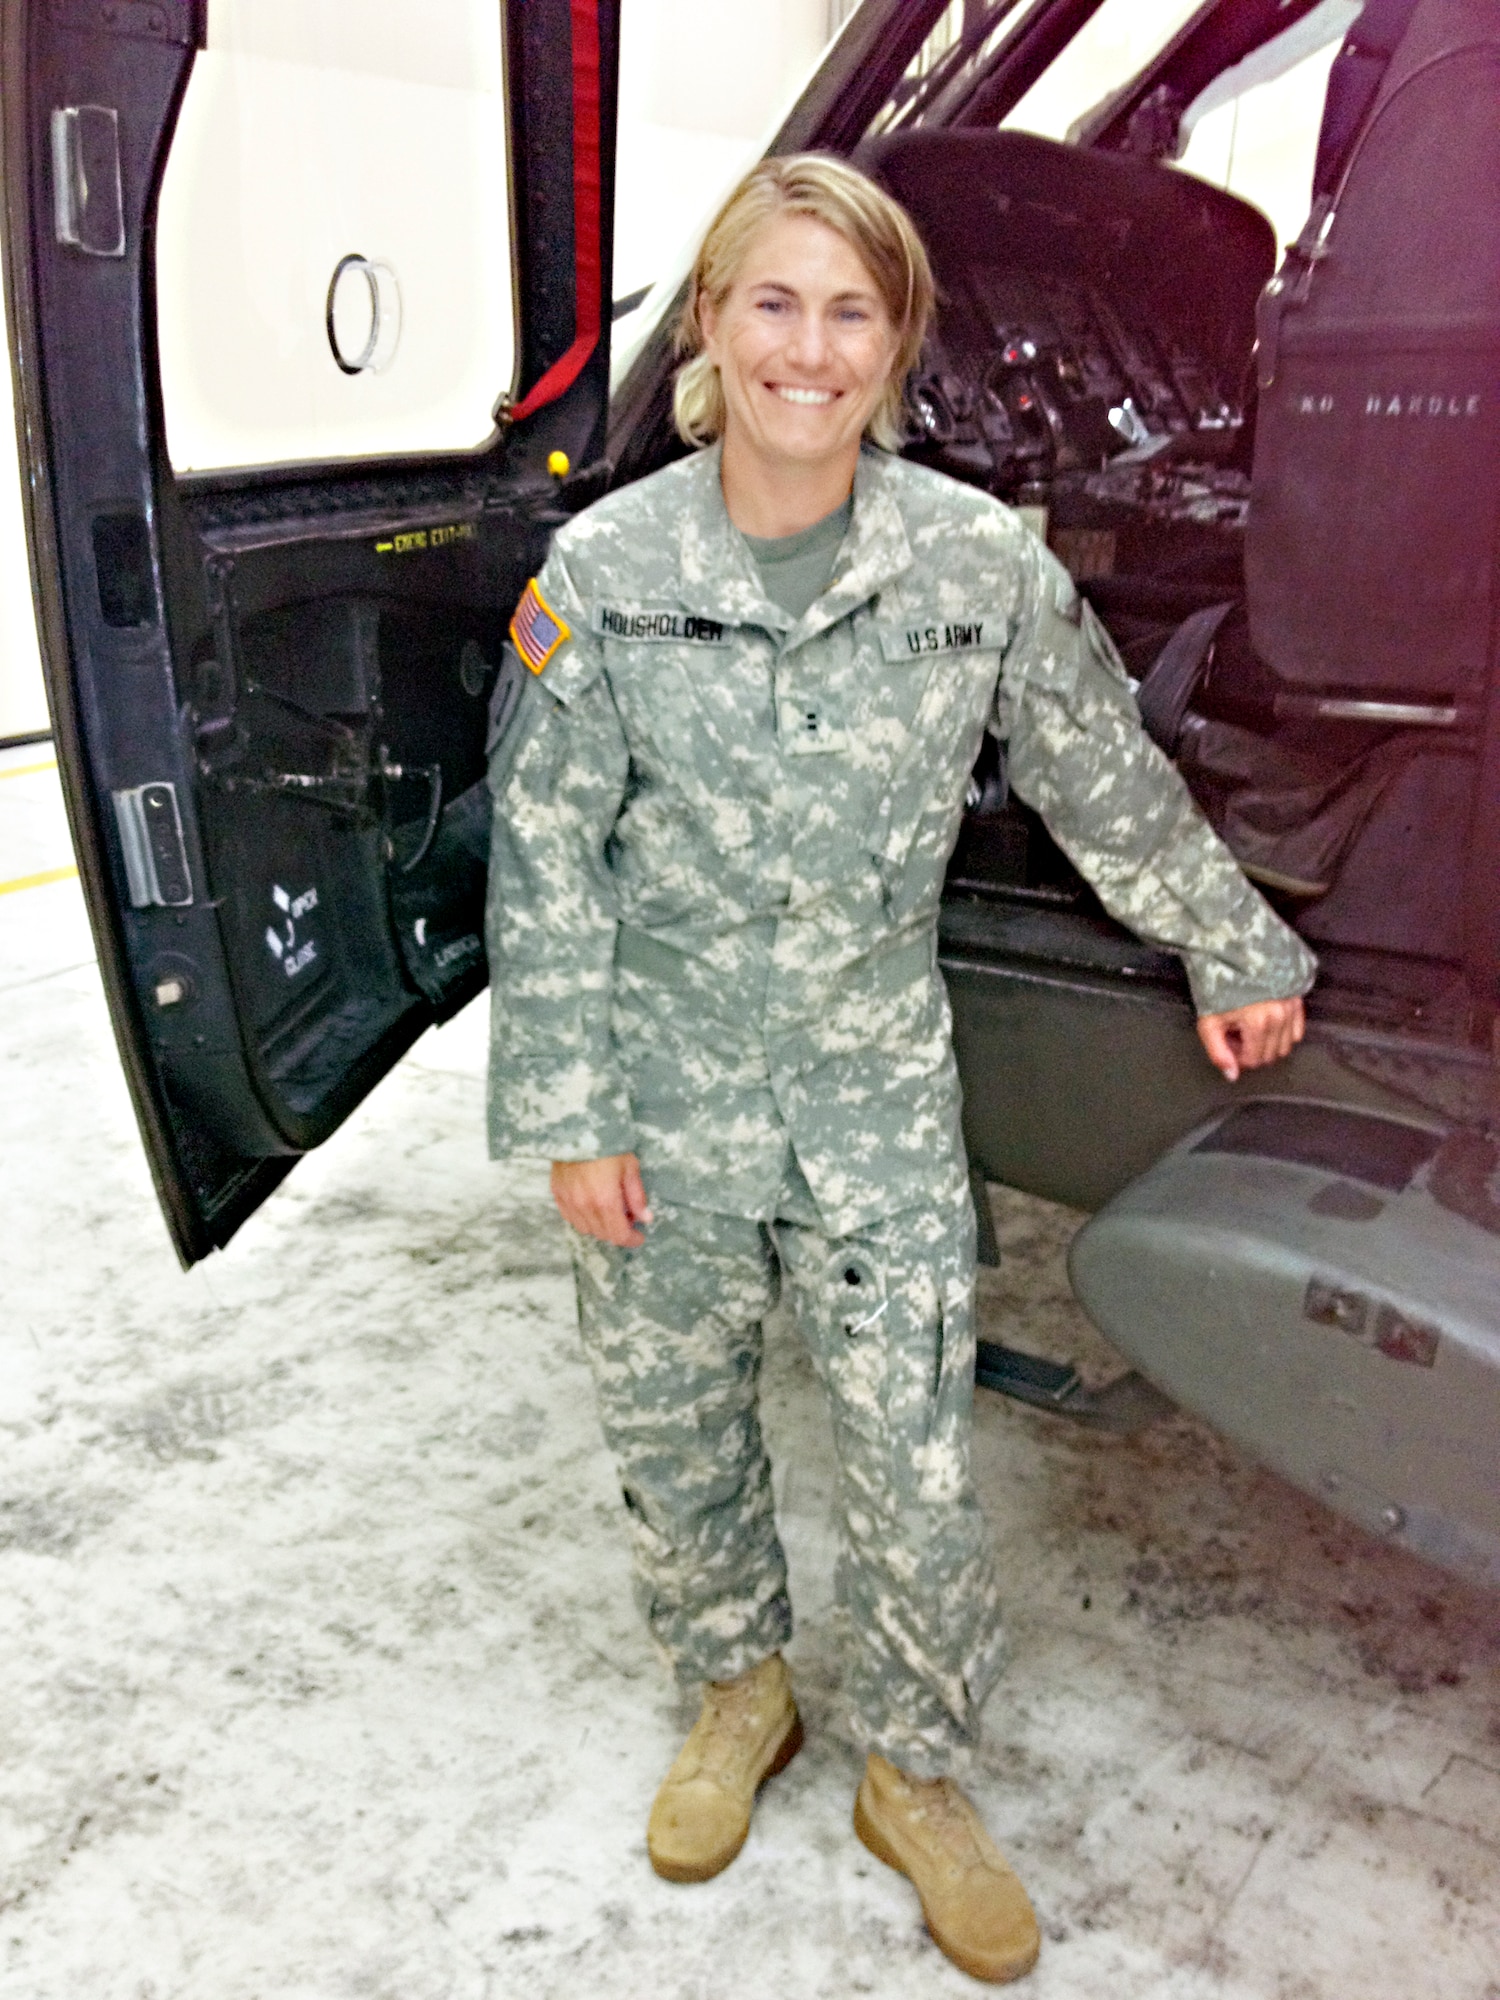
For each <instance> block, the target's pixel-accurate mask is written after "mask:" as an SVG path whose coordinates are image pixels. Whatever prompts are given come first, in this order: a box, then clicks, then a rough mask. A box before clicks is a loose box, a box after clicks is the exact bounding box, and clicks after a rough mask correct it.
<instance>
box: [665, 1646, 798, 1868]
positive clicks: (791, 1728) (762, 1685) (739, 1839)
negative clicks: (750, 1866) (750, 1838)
mask: <svg viewBox="0 0 1500 2000" xmlns="http://www.w3.org/2000/svg"><path fill="white" fill-rule="evenodd" d="M801 1748H802V1722H801V1719H800V1718H799V1716H798V1714H797V1704H796V1703H795V1702H794V1701H793V1700H792V1683H791V1680H790V1678H789V1677H788V1674H787V1670H786V1662H785V1661H784V1660H783V1659H782V1657H781V1655H780V1653H773V1654H772V1655H771V1657H770V1659H768V1660H762V1661H761V1663H760V1665H759V1666H758V1667H752V1668H751V1669H750V1671H749V1672H748V1673H745V1674H741V1675H740V1677H739V1679H738V1680H733V1681H710V1682H709V1684H708V1686H707V1687H706V1688H705V1689H704V1691H703V1713H702V1714H701V1715H700V1716H699V1717H698V1720H697V1721H696V1722H695V1723H694V1724H693V1728H692V1733H691V1735H690V1736H689V1737H688V1740H687V1742H686V1743H684V1744H683V1746H682V1750H681V1753H680V1755H679V1756H678V1759H677V1762H676V1763H675V1764H674V1765H673V1766H672V1768H671V1770H670V1771H668V1773H667V1775H666V1777H665V1778H664V1779H663V1780H662V1787H661V1790H660V1791H659V1792H658V1793H657V1795H656V1803H655V1804H654V1805H653V1806H652V1808H651V1818H650V1820H649V1821H648V1822H647V1825H646V1851H647V1853H648V1854H649V1855H650V1856H651V1866H652V1867H653V1868H654V1869H655V1870H656V1872H657V1874H658V1875H665V1876H666V1878H667V1880H668V1881H669V1882H706V1881H707V1880H708V1878H709V1876H710V1875H717V1874H718V1872H719V1870H720V1869H721V1868H727V1867H728V1866H729V1864H730V1862H731V1861H733V1859H734V1857H735V1856H736V1855H737V1854H738V1853H739V1851H740V1849H741V1848H742V1847H743V1846H744V1844H745V1835H746V1834H747V1833H748V1832H749V1831H750V1808H751V1807H752V1806H753V1805H754V1803H755V1794H756V1793H757V1792H758V1791H759V1789H760V1787H761V1786H762V1785H763V1784H764V1783H765V1781H766V1779H767V1778H772V1777H774V1776H775V1775H776V1773H777V1772H778V1771H782V1770H785V1769H786V1767H787V1765H788V1764H790V1763H791V1761H792V1759H793V1758H794V1757H795V1756H796V1754H797V1752H798V1751H799V1750H800V1749H801Z"/></svg>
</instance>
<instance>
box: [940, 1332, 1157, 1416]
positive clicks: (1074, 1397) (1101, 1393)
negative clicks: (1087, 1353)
mask: <svg viewBox="0 0 1500 2000" xmlns="http://www.w3.org/2000/svg"><path fill="white" fill-rule="evenodd" d="M974 1382H975V1386H976V1387H977V1388H980V1389H994V1390H995V1391H997V1393H998V1394H1000V1395H1002V1396H1011V1397H1013V1398H1014V1399H1015V1401H1016V1402H1018V1403H1029V1404H1030V1405H1031V1407H1032V1408H1033V1409H1036V1410H1051V1411H1052V1412H1053V1414H1054V1415H1055V1416H1059V1417H1071V1418H1072V1419H1073V1421H1074V1423H1078V1424H1083V1425H1085V1426H1086V1427H1087V1428H1088V1429H1090V1430H1096V1431H1111V1432H1113V1433H1114V1435H1115V1436H1116V1437H1129V1436H1130V1435H1131V1434H1132V1433H1133V1432H1135V1431H1143V1430H1145V1429H1146V1427H1147V1425H1148V1424H1154V1423H1156V1422H1157V1421H1158V1420H1159V1419H1160V1418H1162V1417H1166V1416H1170V1415H1171V1414H1172V1412H1173V1411H1174V1410H1175V1409H1176V1407H1177V1406H1176V1404H1175V1403H1174V1402H1173V1401H1172V1400H1171V1398H1170V1397H1169V1396H1164V1395H1163V1394H1162V1393H1161V1391H1160V1390H1159V1389H1153V1388H1152V1386H1151V1384H1150V1383H1149V1382H1148V1381H1147V1380H1146V1378H1145V1376H1144V1375H1138V1374H1137V1373H1136V1371H1135V1370H1134V1369H1133V1368H1132V1369H1130V1370H1129V1371H1128V1372H1127V1373H1126V1374H1124V1375H1118V1376H1116V1378H1115V1380H1114V1381H1113V1382H1106V1383H1105V1385H1104V1387H1103V1388H1102V1389H1086V1388H1085V1387H1084V1386H1083V1379H1082V1377H1081V1376H1080V1375H1079V1373H1078V1370H1077V1369H1076V1368H1075V1367H1074V1366H1073V1364H1072V1363H1071V1362H1070V1361H1047V1360H1044V1359H1043V1358H1042V1356H1041V1355H1039V1354H1023V1353H1022V1352H1021V1351H1020V1349H1019V1348H1015V1347H1002V1346H1001V1345H1000V1343H999V1342H998V1341H995V1340H981V1341H980V1342H979V1345H978V1351H977V1353H976V1355H975V1362H974Z"/></svg>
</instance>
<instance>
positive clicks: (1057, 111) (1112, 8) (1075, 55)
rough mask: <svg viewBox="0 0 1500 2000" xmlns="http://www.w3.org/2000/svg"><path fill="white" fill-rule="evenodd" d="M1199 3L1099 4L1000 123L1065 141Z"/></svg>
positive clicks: (1127, 0) (1117, 0) (1119, 0)
mask: <svg viewBox="0 0 1500 2000" xmlns="http://www.w3.org/2000/svg"><path fill="white" fill-rule="evenodd" d="M1199 6H1200V0H1104V5H1103V6H1102V7H1100V8H1099V9H1098V11H1097V12H1096V13H1095V14H1094V16H1093V18H1092V19H1091V20H1089V21H1088V22H1086V23H1085V25H1084V26H1083V27H1081V28H1080V29H1079V30H1078V33H1077V34H1076V35H1075V36H1074V37H1073V39H1072V40H1071V41H1070V42H1069V43H1068V45H1067V47H1066V48H1065V49H1063V51H1062V52H1061V54H1060V55H1059V56H1058V57H1057V58H1056V59H1055V61H1053V62H1051V63H1050V64H1049V65H1048V66H1047V68H1046V69H1045V70H1043V72H1042V74H1041V75H1040V76H1039V77H1038V78H1037V80H1036V82H1035V83H1034V84H1033V85H1032V86H1031V88H1030V90H1028V91H1027V93H1026V95H1025V96H1024V97H1023V98H1022V99H1021V100H1020V102H1019V103H1018V104H1016V105H1015V106H1014V107H1013V108H1012V109H1011V110H1010V111H1009V112H1008V113H1007V114H1006V116H1005V118H1004V119H1003V120H1002V121H1001V122H1002V124H1003V125H1004V126H1005V127H1006V128H1007V130H1009V131H1012V132H1036V133H1039V134H1040V136H1041V137H1042V138H1044V139H1066V138H1068V137H1069V135H1070V129H1071V127H1072V126H1073V125H1074V124H1075V122H1076V121H1077V120H1078V119H1080V118H1082V117H1083V115H1084V113H1085V112H1087V111H1091V110H1092V109H1093V108H1094V106H1095V105H1096V104H1097V103H1098V102H1099V101H1100V99H1101V98H1102V97H1104V96H1106V95H1107V94H1108V92H1110V91H1112V90H1118V89H1119V88H1120V86H1121V85H1122V84H1125V83H1128V82H1129V81H1130V79H1131V78H1132V77H1133V76H1134V75H1135V74H1136V73H1137V72H1138V71H1139V70H1142V69H1144V68H1145V67H1146V64H1147V63H1148V62H1150V60H1151V58H1152V57H1153V56H1154V55H1156V54H1157V52H1158V51H1159V50H1160V49H1162V48H1164V47H1165V45H1166V44H1167V42H1168V41H1170V39H1171V38H1172V36H1173V35H1175V34H1176V33H1177V30H1178V29H1179V28H1180V27H1182V25H1183V24H1184V22H1186V21H1187V20H1188V19H1189V17H1190V16H1191V15H1193V14H1196V13H1197V12H1198V10H1199Z"/></svg>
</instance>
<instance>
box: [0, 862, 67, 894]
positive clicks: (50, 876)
mask: <svg viewBox="0 0 1500 2000" xmlns="http://www.w3.org/2000/svg"><path fill="white" fill-rule="evenodd" d="M77 873H78V870H77V869H76V868H75V867H73V866H72V865H71V864H70V865H69V866H68V867H66V868H44V869H43V870H42V872H41V874H40V875H17V876H16V878H15V880H14V881H12V882H0V896H13V895H14V894H15V893H16V891H17V889H42V888H45V887H46V885H47V884H48V883H49V882H70V881H72V879H73V877H74V876H75V875H76V874H77Z"/></svg>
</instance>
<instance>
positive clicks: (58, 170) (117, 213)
mask: <svg viewBox="0 0 1500 2000" xmlns="http://www.w3.org/2000/svg"><path fill="white" fill-rule="evenodd" d="M52 218H53V225H54V228H55V230H56V234H57V240H58V242H59V243H66V244H68V245H70V246H71V247H72V248H73V249H75V250H82V251H83V252H84V254H85V255H86V256H89V257H123V256H124V255H125V199H124V195H123V193H122V191H121V185H120V114H119V112H118V111H115V110H114V109H112V107H111V106H109V105H107V104H71V105H65V106H63V107H61V108H60V109H58V110H56V111H54V112H53V114H52Z"/></svg>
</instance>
